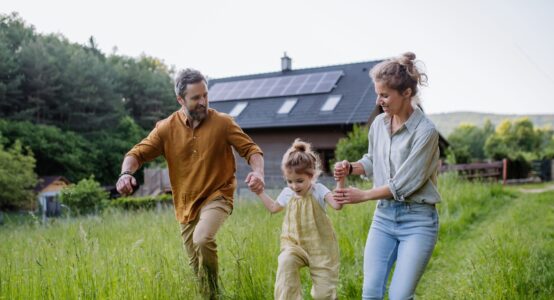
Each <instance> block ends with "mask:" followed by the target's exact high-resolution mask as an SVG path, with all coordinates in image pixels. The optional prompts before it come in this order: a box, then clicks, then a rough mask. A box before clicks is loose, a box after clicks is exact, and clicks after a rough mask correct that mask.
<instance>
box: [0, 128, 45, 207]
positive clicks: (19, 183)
mask: <svg viewBox="0 0 554 300" xmlns="http://www.w3.org/2000/svg"><path fill="white" fill-rule="evenodd" d="M0 137H1V135H0ZM25 152H27V153H25ZM34 168H35V158H34V157H33V153H32V152H31V151H30V150H29V148H27V150H26V151H23V147H22V146H21V143H20V142H19V140H17V141H16V142H15V143H14V144H13V145H12V146H11V147H10V148H8V149H6V150H4V147H3V146H2V145H1V144H0V209H14V208H25V207H28V206H29V205H30V204H32V203H33V200H34V193H33V188H34V187H35V184H36V183H37V175H36V174H35V172H34V170H33V169H34Z"/></svg>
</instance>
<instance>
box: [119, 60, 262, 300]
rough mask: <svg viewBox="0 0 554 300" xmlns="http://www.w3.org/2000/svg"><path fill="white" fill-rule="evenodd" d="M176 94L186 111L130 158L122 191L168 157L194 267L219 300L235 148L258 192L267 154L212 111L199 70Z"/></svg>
mask: <svg viewBox="0 0 554 300" xmlns="http://www.w3.org/2000/svg"><path fill="white" fill-rule="evenodd" d="M175 94H176V95H177V101H178V102H179V104H181V106H182V108H181V109H180V110H179V111H176V112H174V113H173V114H172V115H171V116H169V117H168V118H166V119H164V120H161V121H159V122H158V123H157V124H156V127H155V128H154V129H153V130H152V131H151V132H150V134H149V135H148V137H146V138H145V139H144V140H142V141H141V142H140V143H138V144H137V145H135V146H134V147H133V148H132V149H131V150H130V151H129V152H128V153H127V154H126V156H125V159H124V160H123V165H122V167H121V175H120V176H119V179H118V181H117V190H118V191H119V192H120V193H121V194H125V195H126V194H130V193H131V192H132V191H133V186H134V185H136V179H135V178H134V177H133V174H134V173H135V172H136V170H137V169H138V168H139V167H140V166H141V165H142V164H143V163H145V162H148V161H151V160H153V159H154V158H156V157H158V156H160V155H163V156H164V157H165V159H166V161H167V166H168V169H169V178H170V181H171V189H172V192H173V205H174V207H175V216H176V218H177V220H178V221H179V222H180V223H181V236H182V238H183V244H184V247H185V249H186V252H187V253H188V255H189V258H190V263H189V264H190V265H191V267H192V268H193V270H194V272H195V274H196V275H197V276H198V279H199V280H200V285H201V291H202V292H204V293H206V294H207V295H209V297H210V299H214V298H217V295H218V293H219V291H218V283H217V271H218V260H217V245H216V242H215V235H216V233H217V231H218V230H219V228H220V227H221V225H223V223H224V222H225V220H226V219H227V217H228V216H229V215H230V214H231V211H232V209H233V193H234V191H235V188H236V179H235V159H234V155H233V151H232V147H234V148H235V150H236V151H237V152H238V154H239V155H240V156H242V157H244V158H245V159H246V160H247V162H248V163H249V165H250V167H251V168H252V172H250V173H249V174H248V175H247V177H246V180H245V182H246V183H247V184H248V186H249V188H250V190H251V191H252V192H254V193H258V192H261V191H262V190H263V188H264V171H263V168H264V160H263V156H262V155H263V153H262V151H261V149H260V148H259V147H258V146H257V145H256V144H255V143H254V142H253V141H252V139H250V137H249V136H248V135H246V134H245V133H244V132H243V131H242V129H241V128H240V127H239V126H238V125H237V123H235V121H234V120H233V119H232V118H231V117H230V116H229V115H226V114H223V113H219V112H217V111H215V110H213V109H210V108H208V85H207V82H206V79H205V78H204V76H203V75H202V74H201V73H200V72H199V71H196V70H193V69H186V70H183V71H181V72H180V73H179V74H178V75H177V78H176V80H175Z"/></svg>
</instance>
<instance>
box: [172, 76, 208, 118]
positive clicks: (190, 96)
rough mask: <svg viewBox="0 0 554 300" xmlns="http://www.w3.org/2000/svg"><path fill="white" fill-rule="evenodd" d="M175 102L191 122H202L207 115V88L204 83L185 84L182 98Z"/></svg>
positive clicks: (179, 97)
mask: <svg viewBox="0 0 554 300" xmlns="http://www.w3.org/2000/svg"><path fill="white" fill-rule="evenodd" d="M177 101H178V102H179V104H181V106H183V109H184V110H185V113H186V114H187V115H188V117H190V118H192V120H193V121H202V120H204V119H205V118H206V116H207V115H208V86H207V85H206V83H205V82H204V81H201V82H198V83H192V84H187V89H186V91H185V95H184V97H181V96H178V97H177Z"/></svg>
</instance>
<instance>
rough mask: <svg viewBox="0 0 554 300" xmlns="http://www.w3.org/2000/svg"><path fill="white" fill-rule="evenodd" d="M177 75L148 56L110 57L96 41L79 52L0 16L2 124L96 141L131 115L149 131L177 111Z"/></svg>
mask: <svg viewBox="0 0 554 300" xmlns="http://www.w3.org/2000/svg"><path fill="white" fill-rule="evenodd" d="M172 72H173V71H172V70H170V69H169V68H168V67H167V66H166V65H165V64H164V63H163V62H162V61H161V60H159V59H156V58H153V57H149V56H144V55H143V56H141V57H140V58H137V59H135V58H129V57H125V56H118V55H116V54H115V53H114V54H112V55H111V56H110V57H106V56H105V55H104V54H103V53H102V52H101V51H100V50H98V46H97V44H96V42H95V40H94V37H91V38H90V39H89V41H88V43H87V44H86V45H79V44H75V43H71V42H69V41H68V40H67V39H66V38H65V37H63V36H62V35H59V34H48V35H43V34H38V33H36V32H35V31H34V28H33V27H31V26H28V25H26V24H25V22H24V21H23V20H21V18H19V16H18V15H17V14H11V15H3V14H0V117H1V118H8V119H10V120H18V121H31V122H33V123H35V124H47V125H54V126H56V127H59V128H62V129H64V130H70V131H74V132H77V133H91V132H98V131H101V130H103V129H105V128H111V127H114V126H116V125H117V123H118V122H119V120H120V119H121V118H122V117H123V116H124V115H129V116H131V117H132V118H133V119H134V120H135V121H136V122H137V123H138V124H139V125H140V126H142V127H143V128H145V129H146V128H148V129H149V128H151V127H152V126H153V125H154V123H155V122H156V121H158V120H159V119H161V118H162V117H164V116H165V115H167V114H169V113H170V112H172V111H174V110H175V109H176V108H177V104H176V101H175V96H174V95H173V92H172V80H171V76H172Z"/></svg>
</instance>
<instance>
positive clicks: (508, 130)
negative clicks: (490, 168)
mask: <svg viewBox="0 0 554 300" xmlns="http://www.w3.org/2000/svg"><path fill="white" fill-rule="evenodd" d="M542 135H543V133H541V132H540V130H535V129H534V126H533V123H532V122H531V121H530V120H529V119H528V118H521V119H517V120H514V121H513V122H512V121H510V120H504V121H503V122H502V123H500V124H499V125H498V126H497V127H496V131H495V133H494V134H492V135H491V136H490V137H489V138H488V139H487V141H486V142H485V153H486V154H487V156H488V157H491V158H493V159H502V158H509V159H515V158H516V157H525V158H526V159H527V160H531V159H537V158H539V157H540V156H541V154H540V153H541V149H540V148H541V142H542V139H544V137H542Z"/></svg>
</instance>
